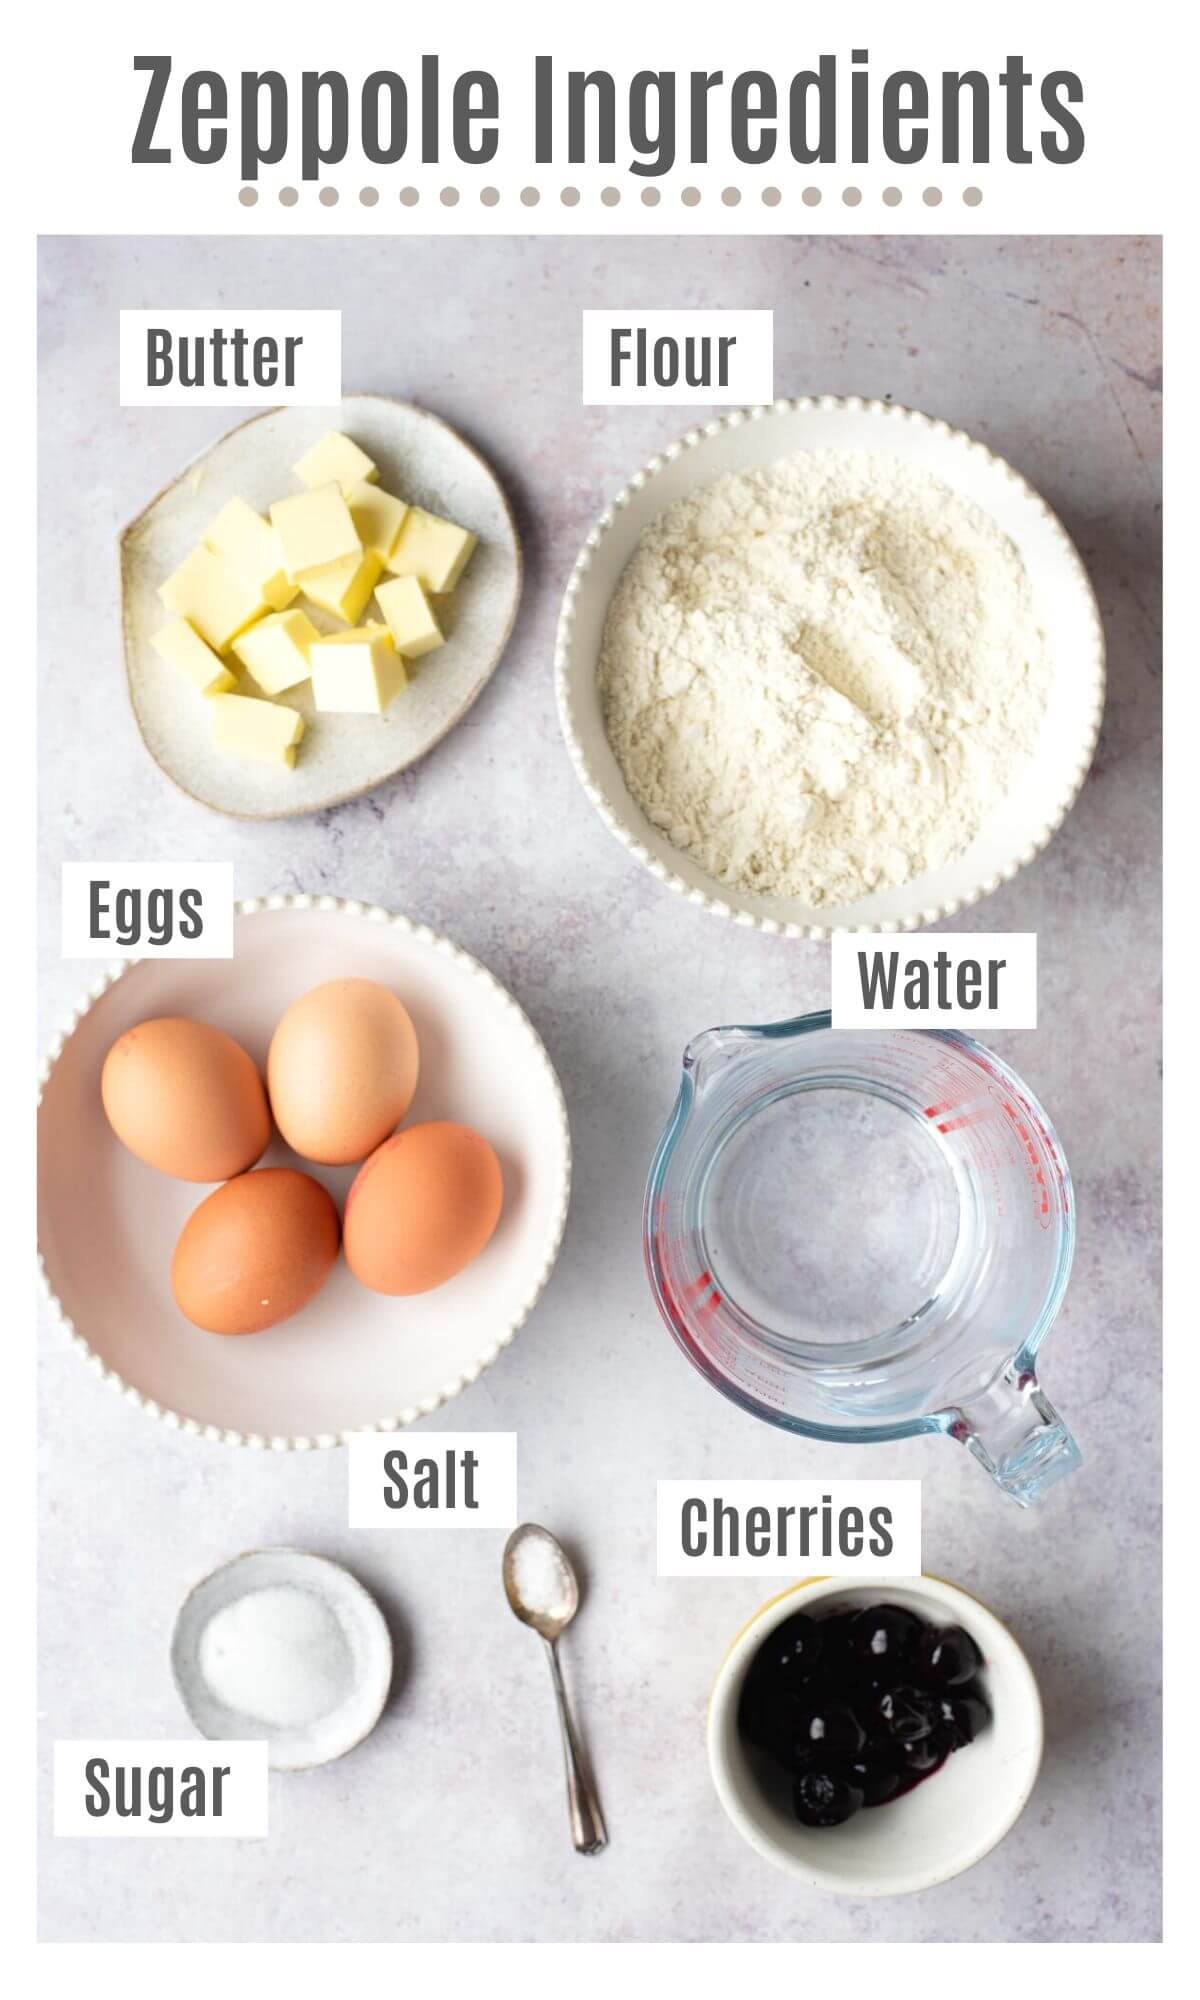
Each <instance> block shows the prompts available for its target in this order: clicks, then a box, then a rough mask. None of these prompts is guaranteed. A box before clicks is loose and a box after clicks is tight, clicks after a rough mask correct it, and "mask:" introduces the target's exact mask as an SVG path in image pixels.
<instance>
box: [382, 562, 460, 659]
mask: <svg viewBox="0 0 1200 2000" xmlns="http://www.w3.org/2000/svg"><path fill="white" fill-rule="evenodd" d="M375 597H376V600H377V602H378V605H379V609H380V610H381V611H382V613H383V615H384V617H385V618H386V619H387V627H388V631H389V632H390V633H391V635H392V637H393V639H394V640H395V642H396V651H397V652H398V653H403V654H404V656H405V658H406V659H408V660H418V659H420V657H421V654H422V653H431V652H432V651H433V649H434V647H435V646H441V645H443V644H444V643H445V642H444V640H443V637H442V629H441V626H440V625H439V624H438V622H437V619H436V618H435V617H434V615H433V612H432V611H431V609H430V606H429V599H428V598H427V597H426V595H425V592H424V590H423V589H422V588H421V584H420V582H419V580H418V578H417V577H415V576H393V577H389V579H388V581H387V582H386V583H381V584H380V585H379V587H378V589H377V590H376V592H375Z"/></svg>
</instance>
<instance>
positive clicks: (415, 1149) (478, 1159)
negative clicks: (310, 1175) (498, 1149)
mask: <svg viewBox="0 0 1200 2000" xmlns="http://www.w3.org/2000/svg"><path fill="white" fill-rule="evenodd" d="M503 1199H504V1188H503V1183H502V1181H501V1177H500V1162H499V1160H498V1159H497V1158H496V1155H495V1153H494V1152H493V1151H492V1149H491V1147H490V1146H489V1145H488V1142H487V1140H486V1139H481V1138H480V1136H479V1134H478V1132H472V1131H471V1130H470V1128H469V1127H468V1126H466V1125H449V1124H436V1125H411V1126H410V1127H409V1129H408V1131H407V1132H397V1134H396V1136H395V1138H394V1139H389V1140H387V1142H386V1143H385V1144H384V1145H382V1146H380V1148H379V1150H378V1152H376V1153H372V1155H371V1157H370V1159H369V1160H367V1161H366V1162H365V1164H364V1165H363V1166H362V1167H360V1169H359V1171H358V1173H357V1175H356V1176H355V1179H354V1181H353V1183H352V1185H351V1188H350V1192H349V1194H348V1195H347V1196H346V1214H345V1221H344V1225H343V1238H344V1242H345V1248H346V1262H347V1263H348V1264H349V1266H350V1269H351V1270H352V1271H353V1273H354V1275H355V1277H356V1278H358V1279H359V1281H360V1282H361V1283H362V1284H364V1285H368V1286H369V1287H370V1289H371V1290H372V1291H373V1292H392V1293H397V1294H400V1293H410V1292H428V1291H432V1289H433V1287H434V1286H435V1285H444V1284H445V1282H446V1280H447V1278H453V1277H454V1276H455V1274H456V1272H458V1271H461V1270H462V1269H463V1268H464V1266H465V1265H467V1264H469V1263H470V1262H471V1259H472V1258H473V1257H478V1255H479V1253H480V1251H481V1250H482V1249H483V1246H484V1244H485V1243H486V1242H487V1240H488V1238H489V1237H490V1235H491V1233H492V1231H493V1230H494V1229H495V1227H496V1224H497V1222H498V1221H499V1219H500V1206H501V1203H502V1201H503Z"/></svg>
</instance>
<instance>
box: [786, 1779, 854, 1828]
mask: <svg viewBox="0 0 1200 2000" xmlns="http://www.w3.org/2000/svg"><path fill="white" fill-rule="evenodd" d="M862 1803H863V1794H862V1791H861V1790H860V1788H859V1787H858V1785H856V1784H855V1783H854V1782H853V1780H852V1779H851V1778H850V1777H848V1776H847V1775H845V1774H844V1773H843V1772H841V1771H839V1770H837V1769H832V1768H831V1769H829V1770H820V1771H804V1772H802V1773H801V1775H800V1776H799V1777H798V1778H797V1780H796V1783H795V1786H794V1788H793V1791H792V1808H793V1811H794V1812H795V1815H796V1818H797V1819H798V1820H799V1822H800V1824H801V1826H841V1824H842V1822H843V1820H847V1819H852V1818H853V1817H854V1814H855V1813H856V1812H858V1811H859V1809H860V1808H861V1806H862Z"/></svg>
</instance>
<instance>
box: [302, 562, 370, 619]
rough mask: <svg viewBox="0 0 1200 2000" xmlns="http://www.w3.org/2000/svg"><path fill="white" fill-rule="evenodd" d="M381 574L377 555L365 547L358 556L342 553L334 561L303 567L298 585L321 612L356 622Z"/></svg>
mask: <svg viewBox="0 0 1200 2000" xmlns="http://www.w3.org/2000/svg"><path fill="white" fill-rule="evenodd" d="M382 575H383V563H382V562H381V560H380V558H379V557H378V556H377V555H373V554H372V553H371V551H370V550H369V549H364V550H363V551H362V553H361V554H360V555H356V556H341V557H339V559H338V561H337V562H331V563H322V565H321V567H320V569H307V570H305V572H304V575H303V576H302V577H301V579H300V588H301V590H302V591H303V592H304V595H305V596H306V597H308V598H311V600H312V602H313V603H314V604H319V605H320V607H321V609H322V611H329V612H331V613H332V615H333V616H334V617H335V618H344V619H345V621H346V623H347V625H356V624H357V623H358V620H359V619H360V618H361V617H362V615H363V612H364V611H365V610H366V608H367V603H368V600H369V599H370V595H371V592H372V591H373V590H374V588H375V585H376V584H377V583H378V581H379V579H380V577H381V576H382Z"/></svg>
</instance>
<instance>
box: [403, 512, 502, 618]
mask: <svg viewBox="0 0 1200 2000" xmlns="http://www.w3.org/2000/svg"><path fill="white" fill-rule="evenodd" d="M478 540H479V537H478V535H472V534H470V533H469V532H468V530H467V529H466V528H456V527H455V525H454V523H453V521H443V520H442V519H441V517H440V515H437V514H427V513H426V511H425V509H424V507H410V508H409V510H408V512H407V514H406V515H405V517H404V525H403V527H402V528H401V530H400V533H399V534H398V535H397V537H396V546H395V548H394V549H393V550H392V553H391V555H390V556H389V557H388V563H387V566H388V568H389V569H390V570H391V571H392V573H393V574H394V575H395V576H415V577H417V578H419V580H420V581H421V582H422V583H423V584H424V586H425V588H426V590H431V591H432V592H433V594H434V596H435V597H437V596H439V595H441V594H442V593H443V592H444V591H447V590H453V588H454V586H455V584H456V583H457V582H458V579H459V577H460V576H461V575H462V573H463V571H464V570H465V568H466V566H467V564H468V563H469V562H470V560H471V556H472V553H473V551H474V549H475V545H476V543H477V542H478Z"/></svg>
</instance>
